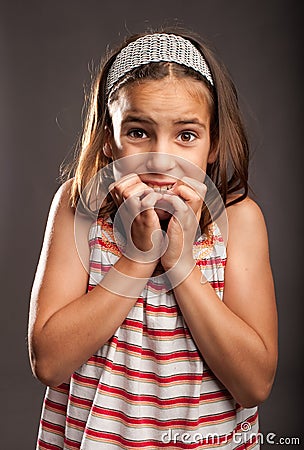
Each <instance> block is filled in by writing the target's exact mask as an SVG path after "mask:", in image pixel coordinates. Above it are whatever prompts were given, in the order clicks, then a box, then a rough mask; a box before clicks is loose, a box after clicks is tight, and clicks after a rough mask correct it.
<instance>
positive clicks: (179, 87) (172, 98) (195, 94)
mask: <svg viewBox="0 0 304 450" xmlns="http://www.w3.org/2000/svg"><path fill="white" fill-rule="evenodd" d="M109 109H110V114H111V115H112V114H114V113H115V112H120V114H124V113H128V112H129V111H130V110H132V111H133V110H134V111H138V112H145V113H147V112H151V113H152V112H157V111H162V112H166V111H167V112H168V113H169V112H172V113H173V114H174V112H175V113H177V112H178V113H179V114H180V113H183V112H185V113H188V112H194V111H195V112H196V113H199V112H200V113H201V114H208V115H210V110H211V95H210V93H209V91H208V89H207V87H206V86H205V85H204V83H202V82H200V81H198V80H194V79H193V78H191V77H183V78H176V77H174V76H167V77H165V78H163V79H160V80H136V81H134V82H132V83H130V84H127V85H125V86H123V87H122V88H121V89H120V90H119V93H118V95H117V97H116V99H115V100H114V101H113V102H112V103H111V105H110V106H109Z"/></svg>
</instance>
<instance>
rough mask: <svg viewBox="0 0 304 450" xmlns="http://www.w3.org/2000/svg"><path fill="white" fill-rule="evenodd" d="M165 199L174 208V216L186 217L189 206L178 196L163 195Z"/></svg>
mask: <svg viewBox="0 0 304 450" xmlns="http://www.w3.org/2000/svg"><path fill="white" fill-rule="evenodd" d="M163 199H164V200H165V201H166V202H167V203H168V204H169V205H170V206H171V207H172V209H173V214H174V215H185V213H187V212H188V211H189V206H188V205H187V204H186V203H185V202H184V201H183V200H182V198H181V197H179V196H178V195H172V194H171V195H170V194H163Z"/></svg>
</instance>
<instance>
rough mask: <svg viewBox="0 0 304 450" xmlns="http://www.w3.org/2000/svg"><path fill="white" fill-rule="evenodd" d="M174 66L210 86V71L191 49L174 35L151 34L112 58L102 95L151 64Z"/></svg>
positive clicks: (191, 46) (196, 50)
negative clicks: (200, 77) (193, 73)
mask: <svg viewBox="0 0 304 450" xmlns="http://www.w3.org/2000/svg"><path fill="white" fill-rule="evenodd" d="M161 61H166V62H175V63H177V64H181V65H184V66H187V67H191V68H192V69H194V70H195V71H196V72H199V73H200V74H201V75H203V77H205V78H206V79H207V80H208V81H209V83H210V84H211V85H212V86H213V84H214V83H213V79H212V75H211V72H210V69H209V67H208V65H207V62H206V61H205V59H204V57H203V55H202V54H201V53H200V52H199V51H198V49H197V48H196V47H194V45H193V44H192V43H191V42H190V41H188V40H186V39H184V38H182V37H181V36H177V35H175V34H151V35H146V36H143V37H140V38H138V39H137V40H136V41H133V42H131V43H130V44H128V45H127V46H126V47H124V48H123V49H122V50H121V52H120V53H119V54H118V55H117V56H116V59H115V60H114V62H113V64H112V66H111V68H110V70H109V73H108V78H107V84H106V94H107V95H108V94H109V93H110V91H111V89H112V88H113V86H114V85H115V84H116V83H117V82H118V81H119V80H120V78H122V77H123V76H124V75H125V74H127V73H128V72H130V71H131V70H133V69H135V68H136V67H139V66H141V65H143V64H148V63H151V62H161Z"/></svg>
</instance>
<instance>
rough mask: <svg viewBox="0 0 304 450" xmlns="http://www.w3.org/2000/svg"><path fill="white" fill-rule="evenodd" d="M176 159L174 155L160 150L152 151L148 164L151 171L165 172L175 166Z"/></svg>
mask: <svg viewBox="0 0 304 450" xmlns="http://www.w3.org/2000/svg"><path fill="white" fill-rule="evenodd" d="M175 165H176V159H175V157H174V155H171V154H169V153H164V152H160V151H152V152H150V153H149V155H148V159H147V162H146V166H147V169H148V171H149V172H154V173H164V174H166V173H167V172H170V171H172V170H173V169H174V168H175Z"/></svg>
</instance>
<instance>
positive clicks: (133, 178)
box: [109, 173, 141, 190]
mask: <svg viewBox="0 0 304 450" xmlns="http://www.w3.org/2000/svg"><path fill="white" fill-rule="evenodd" d="M138 182H141V179H140V178H139V176H138V175H137V174H136V173H129V174H128V175H125V176H124V177H122V178H120V179H119V180H117V181H114V183H111V184H110V186H109V189H110V190H112V189H115V188H117V187H118V186H120V187H126V186H130V185H132V184H134V183H138Z"/></svg>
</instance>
